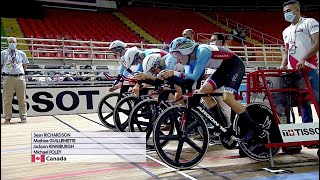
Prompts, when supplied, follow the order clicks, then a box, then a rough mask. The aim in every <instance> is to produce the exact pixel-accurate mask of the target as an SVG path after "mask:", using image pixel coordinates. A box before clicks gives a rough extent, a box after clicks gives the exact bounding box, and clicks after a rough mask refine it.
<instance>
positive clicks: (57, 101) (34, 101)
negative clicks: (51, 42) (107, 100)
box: [1, 87, 109, 117]
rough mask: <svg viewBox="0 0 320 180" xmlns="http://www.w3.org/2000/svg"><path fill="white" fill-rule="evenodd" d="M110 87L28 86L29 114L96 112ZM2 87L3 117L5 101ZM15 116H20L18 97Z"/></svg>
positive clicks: (15, 102)
mask: <svg viewBox="0 0 320 180" xmlns="http://www.w3.org/2000/svg"><path fill="white" fill-rule="evenodd" d="M108 89H109V88H108V87H57V88H46V87H42V88H27V90H26V94H27V97H26V102H27V109H28V116H45V115H60V114H79V113H95V112H97V111H98V104H99V102H100V100H101V99H102V98H103V97H104V96H106V95H107V94H108V93H109V92H108ZM2 95H3V90H2V89H1V98H2V99H1V101H2V106H1V117H3V110H4V106H3V105H4V102H3V96H2ZM12 113H13V117H19V106H18V100H17V97H16V96H15V95H14V97H13V101H12Z"/></svg>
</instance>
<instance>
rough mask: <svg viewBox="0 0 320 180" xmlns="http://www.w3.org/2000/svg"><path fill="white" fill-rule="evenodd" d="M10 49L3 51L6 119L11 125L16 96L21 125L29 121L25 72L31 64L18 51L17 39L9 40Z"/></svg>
mask: <svg viewBox="0 0 320 180" xmlns="http://www.w3.org/2000/svg"><path fill="white" fill-rule="evenodd" d="M7 43H8V49H5V50H3V51H1V74H2V76H3V96H4V118H5V122H4V123H5V124H10V120H11V118H12V99H13V94H14V92H16V96H17V99H18V104H19V115H20V119H21V123H25V122H26V121H27V104H26V81H25V77H24V74H25V70H26V69H27V64H28V63H29V61H28V58H27V55H26V53H24V52H23V51H20V50H18V49H17V39H16V38H14V37H9V38H8V39H7Z"/></svg>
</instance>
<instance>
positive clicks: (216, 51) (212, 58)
mask: <svg viewBox="0 0 320 180" xmlns="http://www.w3.org/2000/svg"><path fill="white" fill-rule="evenodd" d="M220 50H222V51H220ZM233 55H234V54H233V53H232V52H231V51H230V50H229V51H226V50H225V49H221V48H218V47H217V46H214V45H205V44H203V45H199V46H198V47H197V48H196V49H195V57H196V59H190V61H189V63H188V64H187V65H185V73H176V75H177V76H178V77H181V78H182V79H191V80H194V81H197V80H198V79H199V78H200V77H201V75H202V74H203V73H204V71H205V69H206V68H212V69H217V68H219V67H220V65H221V63H222V61H223V60H226V59H230V58H231V57H232V56H233Z"/></svg>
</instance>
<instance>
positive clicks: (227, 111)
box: [210, 32, 235, 127]
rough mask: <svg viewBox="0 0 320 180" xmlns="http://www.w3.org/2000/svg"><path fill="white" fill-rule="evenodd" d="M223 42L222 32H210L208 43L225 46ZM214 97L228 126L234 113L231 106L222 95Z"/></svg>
mask: <svg viewBox="0 0 320 180" xmlns="http://www.w3.org/2000/svg"><path fill="white" fill-rule="evenodd" d="M225 43H226V39H225V37H224V35H223V34H222V33H218V32H217V33H213V34H212V36H211V38H210V45H216V46H219V47H223V48H226V47H225ZM228 49H229V48H228ZM216 92H217V93H223V87H221V88H219V89H217V91H216ZM215 99H216V100H217V101H218V104H219V105H220V107H221V110H222V111H223V114H224V115H225V117H226V120H227V126H228V127H229V126H230V125H231V124H232V122H231V121H233V119H234V116H235V114H233V115H231V108H230V107H229V106H228V105H227V104H226V103H225V102H223V98H222V96H217V97H215Z"/></svg>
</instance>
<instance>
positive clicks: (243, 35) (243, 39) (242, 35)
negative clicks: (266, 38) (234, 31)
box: [239, 28, 246, 45]
mask: <svg viewBox="0 0 320 180" xmlns="http://www.w3.org/2000/svg"><path fill="white" fill-rule="evenodd" d="M239 37H240V39H241V42H242V45H244V44H245V43H244V42H245V40H246V30H245V29H244V28H241V29H240V33H239Z"/></svg>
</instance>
